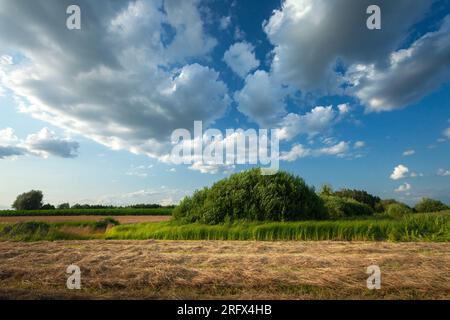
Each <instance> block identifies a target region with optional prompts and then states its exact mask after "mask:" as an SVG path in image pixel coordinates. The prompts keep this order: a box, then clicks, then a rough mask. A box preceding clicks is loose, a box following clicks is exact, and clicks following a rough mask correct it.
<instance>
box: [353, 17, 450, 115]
mask: <svg viewBox="0 0 450 320" xmlns="http://www.w3.org/2000/svg"><path fill="white" fill-rule="evenodd" d="M348 74H349V77H350V78H351V80H350V82H351V84H352V85H353V88H352V89H351V90H350V91H351V92H353V93H354V94H355V95H356V96H357V97H358V98H359V99H360V100H361V102H362V103H363V104H364V105H365V106H366V107H367V109H368V110H369V111H389V110H392V109H396V108H401V107H404V106H407V105H409V104H411V103H413V102H415V101H418V100H420V99H421V98H422V97H424V96H425V95H426V94H428V93H430V92H432V91H435V90H436V89H438V88H439V87H440V86H441V85H442V84H444V83H446V82H448V81H450V15H449V16H447V18H445V20H444V23H443V24H442V26H441V28H440V29H439V30H438V31H436V32H430V33H428V34H426V35H424V36H423V37H421V38H420V39H418V40H417V41H415V42H414V43H413V44H412V45H411V46H410V47H409V48H407V49H402V50H399V51H396V52H394V53H392V54H391V55H390V59H389V63H388V65H387V66H377V65H375V64H368V65H361V64H357V65H354V66H352V67H351V68H350V70H349V72H348Z"/></svg>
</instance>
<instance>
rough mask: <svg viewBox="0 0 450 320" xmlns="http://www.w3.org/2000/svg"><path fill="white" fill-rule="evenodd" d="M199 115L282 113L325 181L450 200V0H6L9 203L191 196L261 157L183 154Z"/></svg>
mask: <svg viewBox="0 0 450 320" xmlns="http://www.w3.org/2000/svg"><path fill="white" fill-rule="evenodd" d="M70 4H77V5H78V6H79V7H80V9H81V21H82V23H81V30H68V29H67V28H66V25H65V22H66V18H67V14H66V8H67V7H68V6H69V5H70ZM371 4H377V5H379V7H380V8H381V30H368V29H367V27H366V19H367V18H368V16H369V15H368V14H367V13H366V8H367V7H368V6H369V5H371ZM196 120H201V121H203V123H204V126H207V127H209V128H218V129H220V130H223V131H224V130H225V129H227V128H234V129H237V128H242V129H248V128H267V129H279V130H281V132H283V138H282V140H281V145H280V146H281V147H280V151H281V159H282V161H281V163H280V167H281V168H282V169H285V170H288V171H290V172H293V173H295V174H298V175H300V176H302V177H303V178H304V179H305V180H306V182H307V183H309V184H311V185H314V186H316V187H317V188H319V187H320V186H321V185H322V184H324V183H330V184H332V185H333V187H334V188H341V187H349V188H358V189H365V190H368V191H369V192H371V193H374V194H377V195H379V196H380V197H383V198H396V199H399V200H402V201H405V202H407V203H409V204H414V203H415V202H417V201H419V200H420V198H422V197H433V198H438V199H441V200H443V201H445V202H447V203H450V152H449V151H450V1H448V0H443V1H425V0H424V1H420V2H416V1H412V0H398V1H395V2H392V1H379V0H378V1H359V0H358V1H356V0H341V1H333V2H330V1H325V0H315V1H312V0H285V1H268V0H264V1H231V0H230V1H213V0H211V1H206V0H205V1H200V0H190V1H178V0H170V1H169V0H167V1H159V0H158V1H157V0H154V1H131V0H130V1H120V2H117V1H112V0H102V1H95V2H94V1H56V0H55V1H49V0H48V1H43V0H42V1H34V2H33V3H30V2H29V1H23V0H20V1H12V0H11V1H10V0H7V1H2V3H1V4H0V179H1V181H2V183H1V184H0V207H9V206H10V204H11V203H12V202H13V200H14V198H15V196H16V195H17V194H19V193H22V192H24V191H28V190H30V189H40V190H42V191H43V192H44V194H45V201H48V202H51V203H55V204H57V203H61V202H66V201H67V202H70V203H72V204H74V203H77V202H78V203H85V202H87V203H104V204H110V203H113V204H131V203H142V202H158V203H163V204H168V203H176V202H177V201H179V200H180V199H181V198H182V197H183V196H185V195H189V194H191V193H192V192H193V191H194V190H195V189H197V188H201V187H203V186H206V185H211V184H212V183H214V182H215V181H217V180H219V179H221V178H223V177H225V176H227V175H229V174H230V173H231V172H238V171H240V170H242V169H244V168H246V167H247V166H239V165H237V166H234V167H232V168H230V167H225V166H224V167H221V166H204V165H202V164H201V163H197V164H193V165H175V164H173V163H170V161H168V160H167V155H168V154H169V153H170V149H171V143H170V134H171V132H172V131H173V130H175V129H177V128H186V129H189V130H192V128H193V122H194V121H196Z"/></svg>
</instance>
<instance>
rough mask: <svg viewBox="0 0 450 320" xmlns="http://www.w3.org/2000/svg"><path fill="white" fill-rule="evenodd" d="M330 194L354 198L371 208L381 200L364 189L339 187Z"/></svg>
mask: <svg viewBox="0 0 450 320" xmlns="http://www.w3.org/2000/svg"><path fill="white" fill-rule="evenodd" d="M330 195H332V196H336V197H341V198H348V199H353V200H356V201H358V202H360V203H364V204H366V205H368V206H369V207H371V208H372V209H373V210H375V208H376V207H377V204H378V203H379V202H380V201H381V199H380V198H379V197H377V196H374V195H371V194H370V193H368V192H367V191H364V190H353V189H341V190H339V191H336V192H334V193H332V194H330Z"/></svg>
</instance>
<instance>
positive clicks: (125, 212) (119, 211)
mask: <svg viewBox="0 0 450 320" xmlns="http://www.w3.org/2000/svg"><path fill="white" fill-rule="evenodd" d="M172 211H173V209H171V208H150V209H147V208H142V209H140V208H111V209H108V208H105V209H74V208H71V209H54V210H1V211H0V217H19V216H26V217H37V216H170V215H171V214H172Z"/></svg>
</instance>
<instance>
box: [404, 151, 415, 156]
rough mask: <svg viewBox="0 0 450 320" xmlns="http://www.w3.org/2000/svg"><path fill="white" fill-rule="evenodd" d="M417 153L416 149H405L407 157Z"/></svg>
mask: <svg viewBox="0 0 450 320" xmlns="http://www.w3.org/2000/svg"><path fill="white" fill-rule="evenodd" d="M415 153H416V151H415V150H405V152H403V156H405V157H407V156H412V155H413V154H415Z"/></svg>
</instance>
